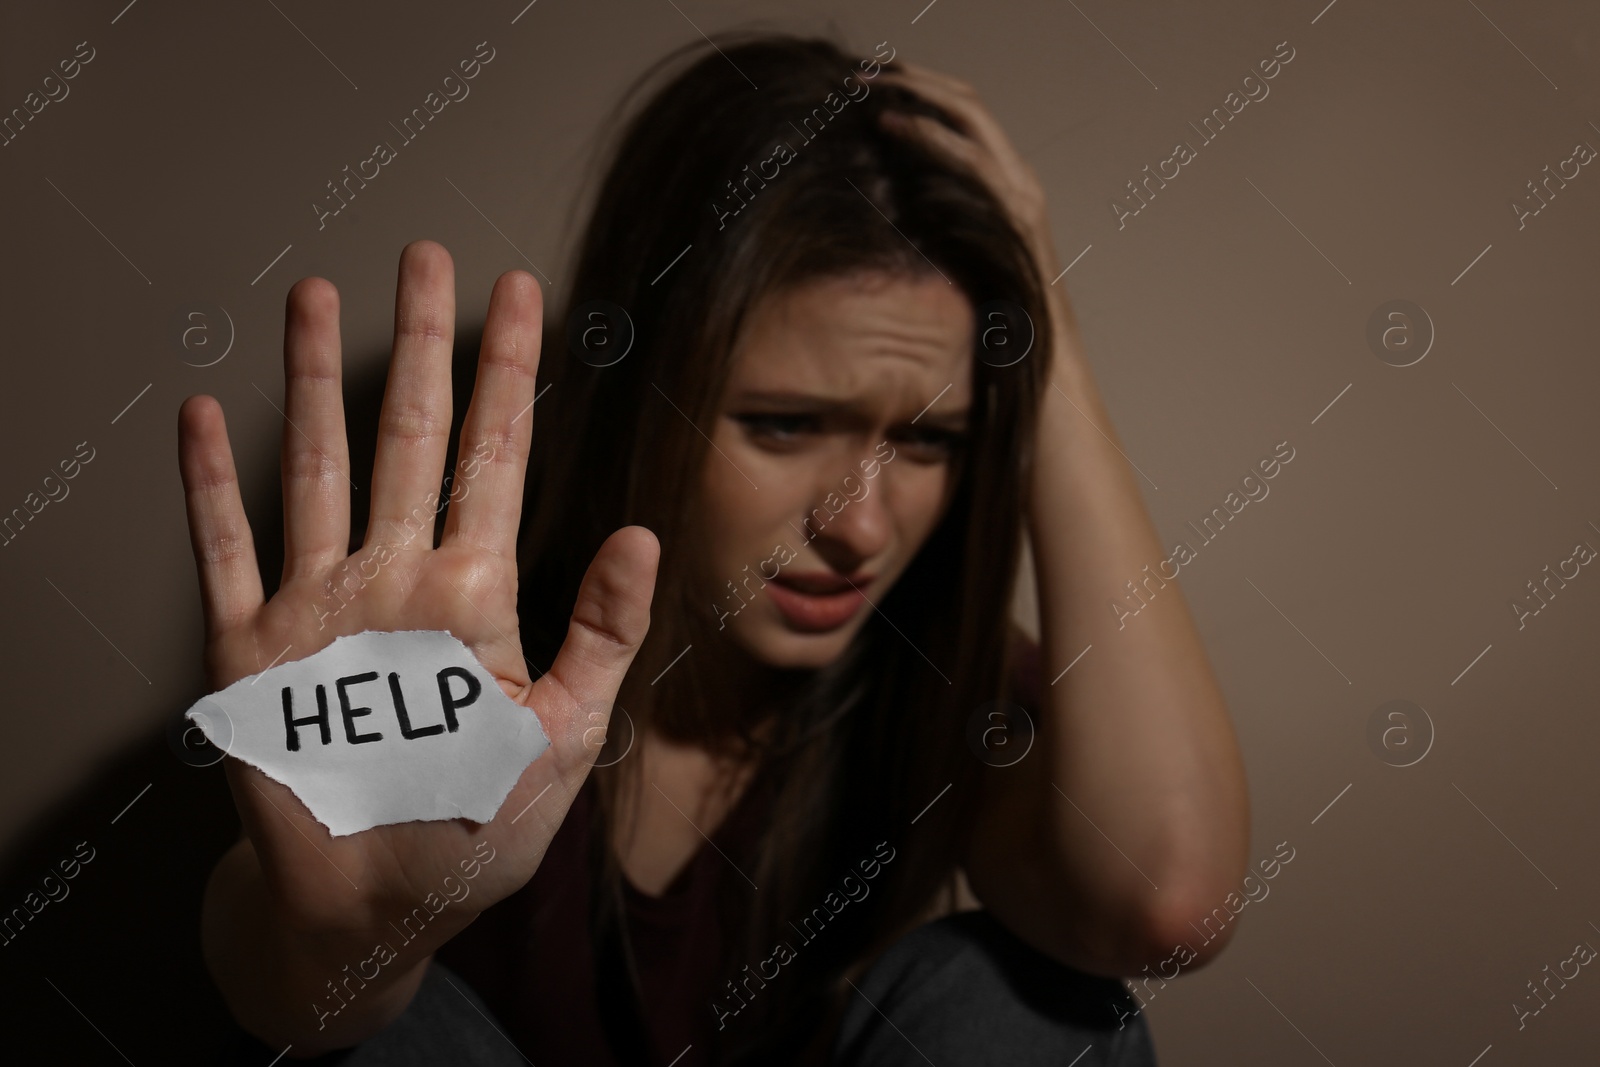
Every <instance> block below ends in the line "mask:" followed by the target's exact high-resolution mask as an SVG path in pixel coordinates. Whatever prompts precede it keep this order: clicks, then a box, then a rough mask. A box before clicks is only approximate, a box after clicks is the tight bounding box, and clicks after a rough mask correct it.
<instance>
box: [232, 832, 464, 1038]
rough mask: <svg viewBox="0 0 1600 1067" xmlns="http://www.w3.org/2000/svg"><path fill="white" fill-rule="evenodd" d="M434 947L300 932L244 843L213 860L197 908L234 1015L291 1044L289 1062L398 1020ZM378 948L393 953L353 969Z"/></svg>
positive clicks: (381, 935)
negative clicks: (377, 963)
mask: <svg viewBox="0 0 1600 1067" xmlns="http://www.w3.org/2000/svg"><path fill="white" fill-rule="evenodd" d="M433 941H434V939H433V938H430V939H429V943H427V944H424V943H423V942H422V940H421V939H420V938H419V939H418V940H417V941H415V942H413V943H412V944H409V945H408V944H403V943H400V942H401V939H400V938H399V937H398V936H396V934H395V933H394V932H393V931H387V932H382V931H372V932H370V933H368V932H365V931H360V930H355V929H351V930H345V931H339V932H318V933H316V934H312V933H310V932H309V931H305V930H301V929H296V928H294V927H293V926H292V924H290V923H288V922H286V921H285V920H284V918H283V917H282V915H281V913H280V910H279V908H278V907H277V905H276V904H275V902H274V901H273V899H272V896H271V894H270V893H269V892H268V890H267V886H266V883H265V880H264V879H263V877H262V873H261V867H260V864H259V862H258V861H257V859H256V854H255V851H254V849H253V848H252V847H251V845H250V842H249V841H248V840H241V841H240V842H239V843H238V844H236V845H234V847H233V848H231V849H229V850H228V852H227V853H226V854H224V856H223V857H222V859H221V860H220V861H219V862H218V863H217V866H216V869H215V870H214V871H213V872H212V874H211V878H210V880H209V881H208V883H207V885H206V891H205V900H204V903H203V905H202V909H201V947H202V950H203V952H204V955H205V960H206V966H207V968H208V969H209V970H210V972H211V976H212V978H213V980H214V981H215V982H216V983H217V986H218V988H219V989H220V990H221V991H222V996H223V999H224V1000H225V1001H226V1002H227V1004H228V1007H229V1009H230V1010H231V1011H232V1012H233V1015H234V1018H235V1019H237V1020H238V1022H239V1025H240V1026H242V1027H243V1028H244V1029H245V1030H247V1031H248V1032H250V1033H252V1034H254V1035H255V1036H257V1037H258V1038H260V1039H261V1040H262V1041H264V1042H266V1043H267V1044H268V1045H271V1046H272V1047H273V1048H283V1047H284V1046H289V1045H292V1046H293V1048H292V1051H291V1052H290V1053H289V1058H290V1059H298V1058H301V1057H306V1056H311V1055H315V1054H318V1053H322V1052H327V1051H329V1050H331V1049H337V1048H346V1047H349V1046H351V1045H355V1044H358V1043H360V1042H361V1041H363V1040H365V1039H366V1038H368V1037H371V1036H372V1035H373V1034H375V1033H377V1032H378V1031H379V1030H381V1029H383V1028H384V1027H385V1026H387V1025H388V1024H389V1023H390V1022H392V1021H393V1020H394V1019H395V1018H397V1017H398V1016H399V1015H400V1014H401V1013H402V1012H403V1011H405V1009H406V1006H407V1005H408V1004H410V1003H411V998H412V997H413V996H414V995H415V994H416V991H417V988H418V986H419V985H421V983H422V978H423V975H424V974H425V973H426V970H427V965H428V961H429V959H431V956H432V951H433V948H434V947H437V946H436V945H434V944H432V942H433ZM379 942H383V943H386V944H388V945H390V946H393V947H394V949H395V957H394V958H393V960H392V961H391V962H389V963H388V964H387V965H385V966H381V967H379V968H378V971H377V974H376V976H374V977H372V978H371V979H368V978H366V977H365V976H364V975H362V974H358V973H356V972H357V970H358V968H359V967H360V965H361V964H362V963H364V962H366V961H368V960H370V959H371V958H372V956H373V951H374V946H375V945H376V944H377V943H379ZM369 973H370V972H369ZM352 975H354V977H352Z"/></svg>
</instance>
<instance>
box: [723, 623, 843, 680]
mask: <svg viewBox="0 0 1600 1067" xmlns="http://www.w3.org/2000/svg"><path fill="white" fill-rule="evenodd" d="M731 629H732V630H733V637H734V639H735V640H736V641H738V642H739V644H740V645H741V646H742V647H743V648H744V650H745V651H746V652H748V653H749V654H750V655H751V656H752V657H754V658H755V659H756V660H758V661H760V662H761V663H764V664H766V665H767V666H769V667H780V668H819V667H826V666H827V665H828V664H830V663H832V662H833V661H834V660H836V659H838V658H839V657H840V656H842V655H844V652H845V649H847V648H849V647H850V642H851V641H852V640H854V638H855V635H856V631H857V630H859V629H860V626H859V625H853V626H841V627H839V628H838V629H837V630H829V631H827V632H825V633H800V632H797V631H795V630H791V629H789V628H788V627H787V626H785V625H784V624H783V623H782V622H779V621H771V622H769V621H767V620H762V621H761V622H760V623H759V624H757V625H752V626H749V627H743V628H740V627H737V626H735V627H731Z"/></svg>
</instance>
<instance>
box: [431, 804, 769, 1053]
mask: <svg viewBox="0 0 1600 1067" xmlns="http://www.w3.org/2000/svg"><path fill="white" fill-rule="evenodd" d="M763 786H764V783H763V782H762V780H761V779H760V778H759V777H758V778H757V779H755V780H753V781H752V782H751V784H750V785H749V787H748V788H746V789H745V791H744V793H743V794H742V795H741V796H740V798H739V799H738V801H737V802H736V803H735V804H734V807H733V809H732V810H731V811H729V813H728V814H727V816H726V817H724V818H723V820H722V823H721V824H720V825H719V826H718V827H717V830H716V832H715V833H713V834H712V835H711V840H712V841H713V842H714V843H715V844H716V846H717V848H715V849H714V848H710V847H707V846H705V845H702V846H701V847H700V848H699V850H697V851H696V852H695V854H694V856H693V857H692V858H691V859H690V860H689V862H688V864H687V865H686V866H685V867H684V869H683V870H682V871H680V872H679V873H678V876H677V877H676V878H674V879H673V881H672V884H671V885H669V886H668V887H667V888H666V890H665V891H664V892H663V893H662V894H661V896H659V897H653V896H650V895H648V894H646V893H643V892H641V891H640V890H638V889H636V888H635V887H634V886H633V884H632V883H631V882H628V881H627V878H626V876H624V878H623V893H624V896H625V899H626V903H627V910H628V921H629V935H630V937H631V939H632V942H633V950H634V954H635V957H636V959H637V961H638V967H639V981H640V985H641V987H642V988H641V999H642V1009H643V1017H644V1019H643V1021H644V1024H645V1027H646V1029H647V1031H648V1034H649V1040H650V1043H651V1046H652V1050H653V1052H654V1056H653V1060H654V1062H655V1063H657V1064H659V1065H661V1067H666V1065H667V1064H671V1063H673V1061H674V1060H675V1059H677V1057H678V1056H679V1055H680V1054H681V1053H684V1050H685V1049H686V1048H687V1049H688V1052H687V1054H686V1055H683V1057H682V1058H681V1059H677V1062H676V1064H675V1065H674V1067H697V1065H698V1067H704V1065H706V1064H707V1063H709V1060H708V1059H707V1056H708V1054H709V1052H710V1046H711V1040H712V1037H711V1035H712V1032H713V1031H714V1030H715V1028H716V1027H715V1023H716V1017H715V1014H714V1013H713V1010H712V1008H711V1000H712V996H713V992H712V991H713V990H714V989H716V988H717V987H718V986H720V985H721V984H722V982H723V980H724V979H726V978H728V977H730V976H729V975H725V974H721V973H719V972H720V969H721V968H722V966H723V964H722V956H721V951H722V933H721V928H720V925H719V923H718V921H717V914H716V903H715V899H714V894H715V892H716V889H717V886H718V884H719V883H720V881H721V880H723V879H724V878H739V877H740V875H739V874H738V873H737V872H736V871H734V870H733V869H732V868H731V867H730V865H729V860H728V859H726V858H724V855H723V854H724V853H726V854H727V855H728V856H740V855H743V854H744V853H745V852H746V851H747V849H748V847H750V846H751V845H752V844H753V843H754V842H755V841H756V840H757V838H758V836H759V833H760V828H761V826H762V824H763V823H764V821H765V818H764V815H765V808H766V806H767V803H768V801H769V797H768V795H767V790H766V789H765V788H763ZM594 794H595V784H594V780H593V779H592V778H590V779H588V780H586V781H585V782H584V785H583V788H582V789H580V790H579V791H578V796H577V797H576V798H575V799H574V800H573V803H572V807H571V809H570V810H569V811H568V812H567V817H566V818H565V819H564V820H563V821H562V823H561V828H560V829H559V830H557V831H556V836H555V837H554V838H553V839H552V840H551V842H550V849H549V851H548V852H547V853H546V854H545V858H544V860H543V862H541V863H540V864H539V869H538V870H537V871H535V872H534V876H533V878H532V879H530V880H529V882H528V884H527V885H526V886H524V887H523V888H522V889H521V890H519V891H518V892H516V893H514V894H512V895H511V896H510V897H508V898H506V899H505V900H503V901H501V902H500V903H498V904H496V905H494V906H493V907H491V908H490V909H489V910H487V911H486V912H484V913H483V914H482V915H481V916H479V917H478V919H477V920H476V921H475V922H474V923H473V924H472V925H471V926H469V927H467V928H466V929H465V930H463V931H462V932H461V933H460V934H457V935H456V936H455V937H454V938H453V939H452V940H451V941H450V942H449V943H448V944H447V945H445V946H444V947H443V948H442V949H440V950H439V952H438V954H437V958H438V959H439V960H440V961H441V962H442V963H444V964H445V966H447V967H450V968H451V969H452V970H454V971H456V972H457V973H458V974H460V975H461V976H462V977H463V978H465V979H466V980H467V981H468V982H469V983H470V984H471V985H472V986H473V988H474V989H475V990H477V991H478V992H479V993H480V994H481V995H482V996H483V997H484V999H485V1001H487V1002H488V1004H489V1006H490V1008H491V1009H492V1010H493V1011H494V1013H495V1015H496V1016H497V1017H498V1019H499V1020H500V1022H501V1023H502V1025H503V1026H504V1028H505V1030H506V1034H507V1036H508V1037H510V1038H511V1040H512V1042H513V1043H514V1044H516V1046H517V1048H518V1049H519V1050H521V1052H522V1054H523V1055H524V1056H526V1057H527V1058H528V1059H530V1060H532V1061H533V1062H534V1063H537V1064H541V1065H543V1064H557V1065H560V1064H589V1065H594V1067H614V1065H615V1067H620V1065H619V1064H618V1060H617V1058H616V1056H615V1055H614V1054H613V1052H612V1050H611V1047H610V1045H609V1044H608V1043H607V1041H606V1037H605V1027H604V1025H603V1023H602V1021H601V1018H600V1014H599V1011H598V1009H597V1007H596V1004H597V1001H598V993H597V990H596V984H595V980H596V973H595V971H596V968H595V961H594V958H593V947H592V941H591V938H590V931H589V920H590V914H591V903H590V892H591V890H592V884H591V878H590V872H589V864H588V862H587V850H588V847H589V845H588V835H589V829H590V821H591V819H592V817H593V811H594V802H595V795H594ZM717 849H721V852H718V851H717Z"/></svg>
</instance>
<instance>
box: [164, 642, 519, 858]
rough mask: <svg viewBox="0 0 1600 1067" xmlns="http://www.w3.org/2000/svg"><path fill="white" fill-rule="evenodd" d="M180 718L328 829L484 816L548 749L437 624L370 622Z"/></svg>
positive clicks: (337, 833) (336, 832) (340, 832)
mask: <svg viewBox="0 0 1600 1067" xmlns="http://www.w3.org/2000/svg"><path fill="white" fill-rule="evenodd" d="M185 717H186V718H188V719H189V720H190V721H192V722H194V723H195V724H196V725H197V726H199V727H200V729H201V730H202V732H204V734H205V735H206V739H207V740H208V741H210V742H211V743H212V744H214V745H216V746H217V747H218V748H221V749H222V750H224V751H225V752H226V753H227V754H228V755H230V756H235V757H237V758H239V759H241V760H244V761H245V762H246V763H248V764H250V765H251V766H252V767H255V768H256V769H257V770H259V771H261V772H262V773H263V774H265V775H266V776H267V777H269V778H272V779H274V780H275V781H279V782H282V783H283V784H284V785H286V786H288V787H289V788H290V789H291V790H293V791H294V794H295V796H297V797H299V798H300V800H301V802H302V803H304V804H305V806H306V807H307V808H309V809H310V810H311V814H312V815H314V816H316V817H317V821H319V822H321V823H322V824H323V825H324V826H326V827H327V828H328V831H329V833H331V834H332V835H333V836H334V837H343V836H345V835H346V834H353V833H357V832H359V831H361V830H366V829H370V828H371V827H374V826H383V825H386V824H388V823H397V822H410V821H412V820H423V819H456V818H467V819H471V820H473V821H474V822H488V821H489V820H490V819H493V818H494V815H495V812H497V811H498V810H500V805H501V804H502V803H504V802H505V799H506V796H507V794H509V793H510V792H511V787H512V786H514V785H516V783H517V779H518V778H520V777H521V775H522V772H523V770H524V769H525V768H526V767H527V766H528V764H530V763H532V762H533V761H534V759H535V758H537V757H538V755H539V754H540V753H541V752H543V751H544V750H545V749H546V748H547V747H549V744H550V741H549V739H548V738H547V737H546V736H545V733H544V728H543V727H542V726H541V725H540V724H539V718H538V716H537V715H535V714H534V713H533V711H532V709H530V708H525V707H523V706H522V705H520V704H518V703H517V702H516V701H514V700H512V699H511V698H510V697H508V696H506V695H505V692H504V691H503V690H502V689H501V688H500V684H499V683H498V682H497V681H495V679H494V676H493V675H491V674H490V673H489V672H488V671H487V670H485V669H484V667H483V665H482V664H481V663H479V662H478V660H477V657H476V656H474V655H473V654H472V650H471V649H469V648H467V646H466V645H464V644H462V643H461V641H460V640H458V639H457V638H456V637H454V636H453V635H452V634H450V633H448V632H447V631H444V630H399V631H390V632H379V631H374V630H366V631H363V632H362V633H359V634H352V635H349V636H345V637H339V638H335V639H334V642H333V644H331V645H329V646H328V647H327V648H324V649H322V650H321V651H320V652H316V653H313V654H312V655H310V656H307V657H306V658H305V659H302V660H296V661H294V662H292V663H284V664H280V665H278V666H276V667H271V668H269V669H267V670H265V671H263V672H262V673H260V674H256V675H252V676H250V677H248V678H241V679H240V680H239V681H237V682H234V683H233V684H232V685H230V686H228V687H227V688H226V689H224V690H222V691H221V692H217V693H212V694H211V695H210V696H208V697H205V698H203V699H201V700H200V701H198V702H196V703H195V705H194V706H193V707H191V708H190V709H189V710H188V711H187V712H185Z"/></svg>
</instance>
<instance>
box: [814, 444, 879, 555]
mask: <svg viewBox="0 0 1600 1067" xmlns="http://www.w3.org/2000/svg"><path fill="white" fill-rule="evenodd" d="M815 499H816V506H815V507H813V509H812V510H811V511H809V512H807V516H806V521H805V522H804V523H803V524H802V525H803V528H804V529H805V531H806V533H807V534H808V535H811V534H813V533H814V534H815V537H814V538H813V539H812V540H811V541H810V544H811V547H812V548H814V549H816V551H817V553H818V554H819V555H821V556H822V558H823V560H824V561H826V562H827V564H828V565H829V566H830V567H832V568H834V569H835V570H838V571H843V572H846V573H849V572H851V571H854V570H856V569H857V568H859V567H860V565H861V564H862V562H864V561H865V560H869V559H872V558H873V557H875V556H877V555H879V554H881V553H882V552H883V550H884V549H886V548H887V547H888V546H889V542H890V539H891V536H892V534H893V523H892V522H891V521H890V516H889V509H888V505H887V502H886V500H885V498H884V493H883V487H882V486H881V485H879V484H878V480H877V479H868V478H863V477H862V476H861V473H860V470H859V469H856V470H854V471H853V472H852V473H851V474H849V475H847V476H845V477H844V478H842V479H839V480H838V481H835V482H834V483H833V484H832V485H831V486H829V487H828V488H827V489H824V490H822V491H821V492H819V493H818V494H817V496H816V498H815ZM830 505H831V506H830Z"/></svg>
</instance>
